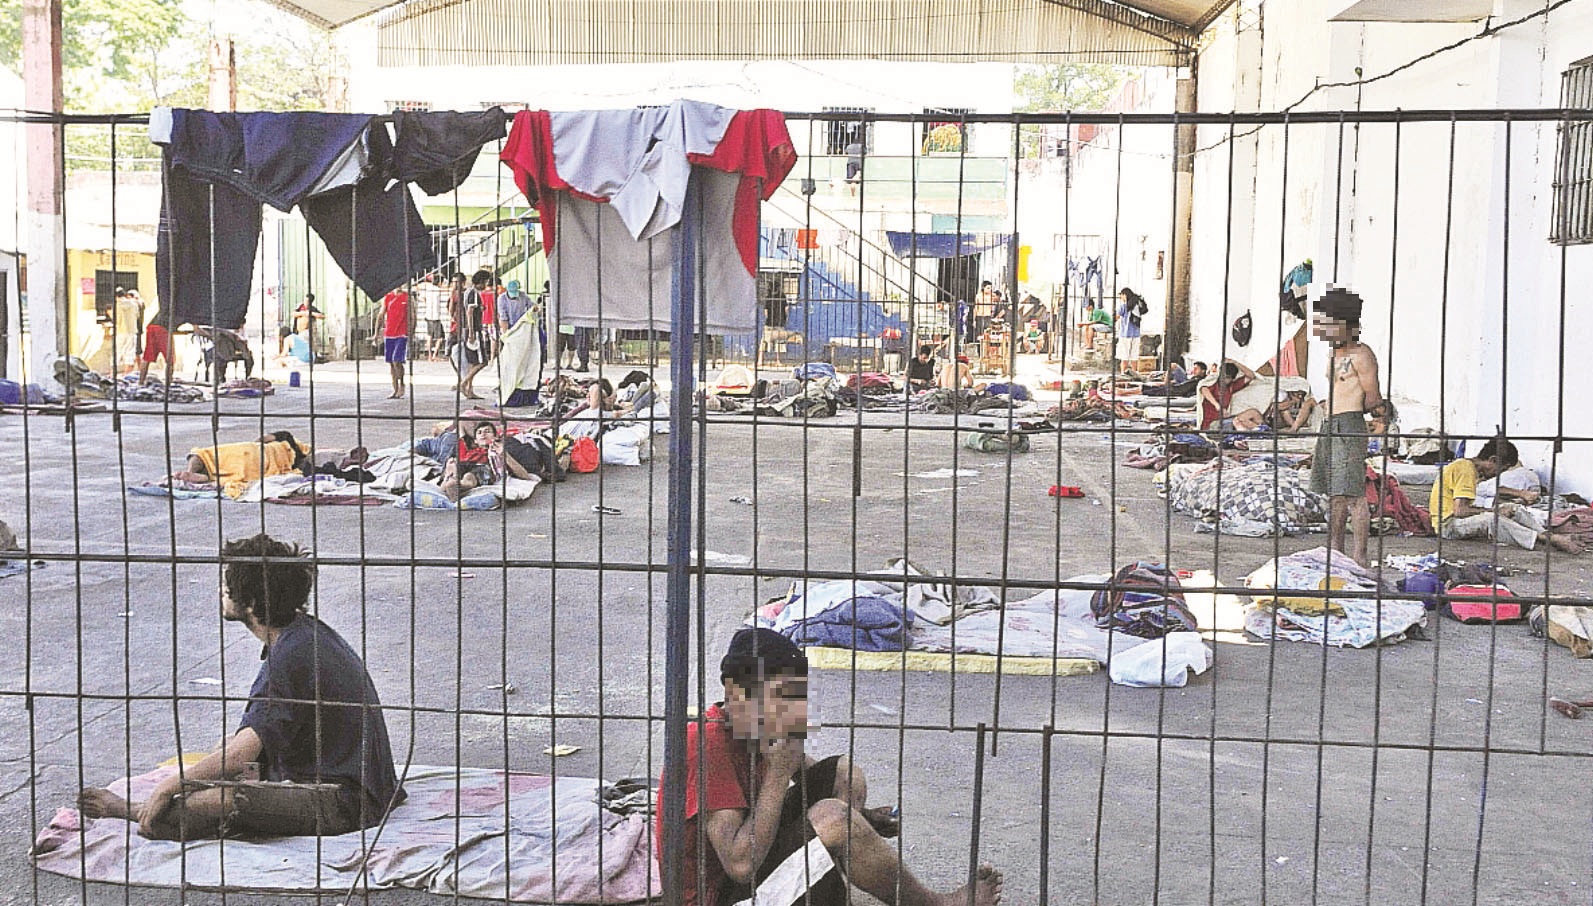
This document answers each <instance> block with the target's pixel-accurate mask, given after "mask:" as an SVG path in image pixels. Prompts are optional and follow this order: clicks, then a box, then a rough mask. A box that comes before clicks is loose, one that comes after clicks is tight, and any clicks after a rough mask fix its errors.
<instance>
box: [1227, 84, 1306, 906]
mask: <svg viewBox="0 0 1593 906" xmlns="http://www.w3.org/2000/svg"><path fill="white" fill-rule="evenodd" d="M1289 135H1290V133H1289V115H1288V113H1287V112H1285V113H1284V115H1283V153H1282V155H1281V156H1280V161H1281V163H1280V166H1281V168H1282V177H1281V179H1280V182H1281V185H1280V187H1279V190H1278V227H1279V229H1278V262H1279V266H1280V267H1281V266H1282V264H1283V262H1284V261H1285V260H1287V259H1286V258H1285V257H1284V256H1285V255H1286V254H1287V249H1288V246H1287V245H1286V244H1285V243H1286V242H1287V241H1288V236H1287V230H1286V229H1285V228H1284V227H1285V226H1286V225H1287V224H1288V222H1289V218H1288V213H1289ZM1223 337H1224V345H1225V346H1226V338H1227V332H1226V331H1224V333H1223ZM1220 461H1221V460H1219V462H1220ZM1218 475H1219V477H1218V491H1217V493H1218V494H1219V495H1220V494H1221V493H1222V490H1221V487H1222V484H1221V481H1222V479H1221V477H1220V476H1221V472H1220V471H1219V472H1218ZM1219 499H1221V498H1220V497H1219ZM1273 551H1274V556H1276V551H1277V547H1276V544H1274V547H1273ZM1323 644H1324V645H1325V644H1326V641H1325V640H1324V642H1323ZM1277 662H1278V615H1277V608H1273V611H1272V638H1270V639H1268V641H1267V691H1266V720H1265V722H1264V730H1263V735H1262V741H1261V904H1262V906H1266V904H1267V902H1268V898H1267V871H1268V869H1270V868H1271V866H1272V862H1271V860H1270V859H1268V858H1267V854H1268V849H1267V808H1268V806H1269V805H1270V804H1271V790H1272V784H1271V782H1270V781H1271V773H1270V772H1271V768H1272V703H1273V695H1272V694H1273V691H1274V687H1275V685H1276V682H1277ZM1320 749H1321V747H1320V746H1318V753H1319V755H1320Z"/></svg>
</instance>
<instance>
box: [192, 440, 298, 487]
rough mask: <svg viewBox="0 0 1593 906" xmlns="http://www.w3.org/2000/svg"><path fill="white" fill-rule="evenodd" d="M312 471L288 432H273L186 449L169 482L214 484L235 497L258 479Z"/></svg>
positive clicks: (296, 442)
mask: <svg viewBox="0 0 1593 906" xmlns="http://www.w3.org/2000/svg"><path fill="white" fill-rule="evenodd" d="M314 470H315V469H314V464H313V463H312V462H311V460H310V451H309V450H308V449H306V448H305V447H303V446H301V445H300V444H299V442H298V441H297V440H295V439H294V437H293V434H292V433H291V432H288V431H273V432H271V433H270V434H266V435H264V436H262V437H260V438H259V439H257V440H246V441H239V442H235V443H226V444H212V445H210V446H207V447H195V448H193V449H192V450H189V451H188V459H187V462H186V463H185V464H184V466H183V468H181V469H178V470H177V471H175V472H172V473H171V477H170V479H169V481H173V482H187V483H189V484H197V485H208V484H215V485H218V486H220V488H221V489H222V490H223V491H225V492H226V494H227V496H228V497H237V496H238V495H239V494H241V493H243V490H244V488H247V487H248V486H249V485H250V484H251V483H253V482H256V481H259V480H260V479H262V478H265V477H268V476H271V475H287V474H289V473H291V472H299V473H301V474H309V473H311V472H313V471H314Z"/></svg>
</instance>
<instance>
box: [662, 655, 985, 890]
mask: <svg viewBox="0 0 1593 906" xmlns="http://www.w3.org/2000/svg"><path fill="white" fill-rule="evenodd" d="M719 672H720V678H721V680H722V681H723V683H724V690H725V700H724V701H723V702H720V703H718V704H715V705H713V706H712V707H710V708H709V709H708V710H707V712H706V713H705V714H704V715H703V717H702V718H701V719H699V720H697V721H694V722H693V723H691V724H690V725H688V726H687V728H686V811H685V815H684V824H685V828H684V830H685V834H684V837H685V851H684V854H683V855H684V858H685V865H684V866H683V867H684V869H685V870H684V872H683V875H682V881H683V884H684V888H685V889H684V890H683V891H682V893H683V895H684V902H685V903H686V904H687V906H735V904H738V903H741V902H742V901H744V900H747V899H750V898H753V897H754V896H756V898H757V900H759V901H761V902H780V903H794V902H796V901H797V899H798V897H803V896H805V897H806V900H807V903H808V904H809V906H840V904H844V903H846V901H847V892H846V882H847V881H848V880H850V881H851V883H853V884H855V885H857V887H858V888H860V889H861V890H863V891H866V892H867V893H869V894H871V895H873V896H875V897H877V898H878V899H880V900H882V901H883V902H885V903H889V904H896V906H966V904H967V903H968V902H969V891H968V890H967V888H966V887H965V888H963V889H960V890H957V891H955V892H952V893H936V892H934V891H931V890H929V889H928V888H926V887H924V886H923V885H922V884H921V883H919V881H918V880H917V879H916V878H915V877H913V875H912V874H911V873H910V872H908V870H907V869H906V867H905V866H903V865H902V864H901V862H900V861H899V860H898V859H897V856H896V850H895V848H894V847H893V846H892V845H891V844H890V843H888V842H886V840H885V837H884V836H882V835H881V832H882V831H883V832H884V833H885V834H888V835H890V836H894V835H895V832H896V826H895V825H896V821H895V818H894V817H892V815H891V812H890V810H889V809H884V808H876V809H870V808H866V807H865V805H864V797H865V796H866V794H867V787H866V785H865V782H864V778H863V773H862V771H860V770H859V769H857V768H856V767H854V766H852V764H851V763H850V762H849V761H848V760H847V759H846V758H843V757H840V756H832V757H830V758H826V759H824V760H822V761H815V760H814V759H813V758H811V757H808V756H807V755H806V754H805V752H804V751H803V738H804V737H805V735H806V733H807V722H808V713H807V706H808V704H807V673H808V663H807V657H806V656H805V655H804V654H803V653H802V650H801V649H800V648H797V647H796V645H794V644H793V643H792V642H791V640H789V639H787V638H786V637H785V636H783V635H781V634H780V633H778V632H775V631H774V630H772V629H763V628H758V629H751V628H749V629H742V630H740V631H739V632H737V633H736V634H735V636H734V637H733V638H732V639H731V640H730V650H729V652H728V653H726V654H725V657H724V660H722V661H721V662H720V665H719ZM699 747H700V748H701V750H702V751H701V753H700V759H699V752H698V749H699ZM699 781H700V783H701V789H700V791H699ZM659 785H660V791H659V801H660V802H663V801H665V800H664V791H663V789H662V787H663V782H662V781H661V782H660V784H659ZM699 799H700V800H701V802H700V803H699ZM666 817H667V816H666V815H665V814H664V810H663V809H662V808H660V809H659V812H658V818H657V834H656V839H657V841H658V853H657V855H658V859H659V863H660V865H662V863H663V858H664V854H663V840H664V821H665V819H666ZM699 823H701V824H702V825H703V826H702V830H701V832H699ZM699 835H701V836H702V837H703V839H704V840H705V842H706V847H705V848H703V849H701V850H699V848H698V837H699ZM782 866H785V869H784V870H783V871H782V870H781V868H782ZM843 872H844V876H843ZM699 875H700V878H699ZM699 883H700V884H701V886H702V892H703V896H702V897H701V898H699V897H698V885H699ZM898 888H899V889H900V897H898V896H897V890H898ZM1000 900H1001V873H1000V872H998V871H996V870H995V869H993V868H991V867H990V866H989V865H983V866H980V868H979V872H978V881H977V882H976V884H975V885H974V891H973V902H974V904H975V906H997V904H998V903H999V902H1000Z"/></svg>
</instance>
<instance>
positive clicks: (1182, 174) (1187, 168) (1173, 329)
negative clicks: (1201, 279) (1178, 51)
mask: <svg viewBox="0 0 1593 906" xmlns="http://www.w3.org/2000/svg"><path fill="white" fill-rule="evenodd" d="M1195 63H1196V60H1195V59H1194V58H1192V59H1191V60H1190V64H1189V68H1188V69H1187V70H1185V71H1184V73H1183V74H1181V75H1180V76H1179V78H1178V91H1177V97H1176V99H1175V101H1174V109H1175V110H1177V112H1179V113H1194V112H1195V108H1196V106H1198V105H1197V104H1196V95H1195V88H1196V84H1195V68H1196V67H1195ZM1173 153H1174V155H1175V156H1176V157H1175V169H1174V171H1173V260H1172V272H1171V277H1172V279H1170V280H1168V300H1167V302H1168V305H1167V334H1166V336H1165V337H1164V342H1163V344H1162V346H1163V350H1164V352H1163V357H1164V361H1168V362H1171V361H1172V360H1173V359H1175V358H1177V357H1178V356H1181V355H1183V354H1184V353H1186V352H1188V351H1189V262H1190V254H1189V243H1190V239H1191V238H1192V236H1193V234H1194V230H1193V229H1192V224H1193V219H1194V214H1195V205H1194V201H1195V127H1194V125H1187V126H1183V125H1181V126H1179V127H1178V128H1177V129H1176V134H1175V135H1174V136H1173Z"/></svg>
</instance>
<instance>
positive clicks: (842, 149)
mask: <svg viewBox="0 0 1593 906" xmlns="http://www.w3.org/2000/svg"><path fill="white" fill-rule="evenodd" d="M824 112H825V113H872V112H873V108H869V107H826V108H824ZM825 125H826V130H825V140H824V147H825V151H824V153H826V154H829V155H839V154H845V153H846V146H847V145H850V144H853V143H854V142H855V143H857V144H859V145H862V146H863V151H864V152H865V153H867V152H869V151H872V150H874V134H873V133H874V124H873V123H865V122H863V121H861V120H850V121H848V120H830V121H829V122H828V123H827V124H825Z"/></svg>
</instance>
